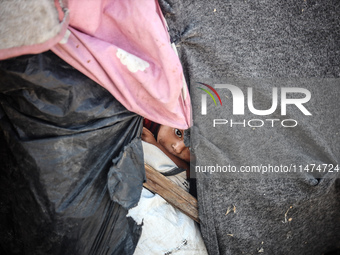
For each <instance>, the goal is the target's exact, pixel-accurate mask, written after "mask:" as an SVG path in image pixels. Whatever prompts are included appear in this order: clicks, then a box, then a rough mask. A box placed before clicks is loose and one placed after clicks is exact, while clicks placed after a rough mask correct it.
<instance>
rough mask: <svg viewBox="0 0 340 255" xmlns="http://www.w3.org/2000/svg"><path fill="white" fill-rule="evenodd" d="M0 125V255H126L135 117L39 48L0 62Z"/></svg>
mask: <svg viewBox="0 0 340 255" xmlns="http://www.w3.org/2000/svg"><path fill="white" fill-rule="evenodd" d="M0 128H1V133H0V134H1V136H0V139H1V151H0V152H1V154H0V160H1V162H0V163H1V171H0V176H1V180H0V189H1V194H0V198H1V211H0V221H1V228H0V247H1V249H0V253H1V254H132V253H133V251H134V249H135V246H136V243H137V241H138V238H139V236H140V233H141V227H140V226H137V225H136V224H135V222H134V221H133V220H132V219H130V218H126V214H127V209H128V208H130V207H132V206H134V205H136V203H137V202H138V200H139V196H140V191H141V189H142V183H143V181H144V179H145V173H144V165H143V154H142V147H141V140H140V134H141V130H142V118H141V117H140V116H138V115H136V114H134V113H131V112H129V111H127V110H126V109H125V108H124V107H123V106H122V105H121V104H120V103H119V102H118V101H117V100H116V99H115V98H114V97H113V96H112V95H111V94H110V93H108V92H107V91H106V90H105V89H103V88H102V87H101V86H99V85H98V84H96V83H95V82H93V81H92V80H90V79H89V78H87V77H86V76H84V75H83V74H81V73H80V72H79V71H77V70H75V69H74V68H73V67H71V66H70V65H68V64H67V63H65V62H64V61H63V60H61V59H60V58H59V57H57V56H56V55H54V54H53V53H52V52H45V53H42V54H39V55H27V56H20V57H17V58H13V59H9V60H5V61H1V62H0ZM108 183H109V184H110V189H108ZM117 201H121V203H117Z"/></svg>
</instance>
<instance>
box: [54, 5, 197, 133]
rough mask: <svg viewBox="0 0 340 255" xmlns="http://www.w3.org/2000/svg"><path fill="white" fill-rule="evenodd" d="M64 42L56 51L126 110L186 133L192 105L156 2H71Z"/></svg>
mask: <svg viewBox="0 0 340 255" xmlns="http://www.w3.org/2000/svg"><path fill="white" fill-rule="evenodd" d="M69 12H70V23H69V27H68V32H67V33H66V35H65V36H66V37H65V38H64V42H61V43H59V44H56V45H55V46H54V47H52V51H53V52H54V53H55V54H57V55H58V56H59V57H61V58H62V59H64V60H65V61H66V62H68V63H69V64H71V65H72V66H73V67H75V68H76V69H78V70H80V71H81V72H82V73H84V74H85V75H87V76H88V77H90V78H91V79H92V80H94V81H96V82H97V83H99V84H100V85H102V86H103V87H104V88H106V89H107V90H108V91H109V92H110V93H111V94H112V95H113V96H114V97H115V98H116V99H117V100H119V101H120V102H121V103H122V104H123V105H124V106H125V107H126V108H127V109H128V110H130V111H133V112H136V113H138V114H140V115H141V116H143V117H146V118H148V119H150V120H152V121H155V122H158V123H161V124H164V125H168V126H171V127H177V128H182V129H186V128H188V127H189V126H190V117H191V116H190V114H191V103H190V97H189V93H188V88H187V85H186V83H185V81H184V77H183V71H182V66H181V63H180V61H179V58H178V56H177V54H176V52H175V51H174V50H173V48H172V47H171V45H170V39H169V35H168V32H167V27H166V23H165V20H164V18H163V16H162V13H161V11H160V8H159V6H158V3H157V1H152V0H138V1H137V0H124V1H120V0H117V1H114V0H112V1H110V0H96V1H93V0H82V1H78V0H69Z"/></svg>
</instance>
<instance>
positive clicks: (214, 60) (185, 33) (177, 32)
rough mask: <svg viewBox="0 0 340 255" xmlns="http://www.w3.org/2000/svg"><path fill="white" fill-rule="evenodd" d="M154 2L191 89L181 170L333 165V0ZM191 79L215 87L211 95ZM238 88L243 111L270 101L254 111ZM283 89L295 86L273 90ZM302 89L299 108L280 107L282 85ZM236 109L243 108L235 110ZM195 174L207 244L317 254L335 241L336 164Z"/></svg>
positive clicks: (339, 126)
mask: <svg viewBox="0 0 340 255" xmlns="http://www.w3.org/2000/svg"><path fill="white" fill-rule="evenodd" d="M160 3H161V7H162V11H163V13H164V16H165V18H166V20H167V22H168V25H169V29H170V36H171V39H172V41H173V42H174V43H175V44H176V47H177V50H178V52H179V56H180V59H181V62H182V64H183V69H184V74H185V77H186V79H187V82H188V84H189V89H190V93H191V97H192V104H193V107H192V108H193V125H194V127H193V128H192V129H191V130H190V138H191V147H192V150H193V151H194V152H195V154H196V162H195V165H192V169H191V174H192V175H193V174H195V170H196V166H198V167H200V169H203V168H202V167H204V166H214V167H215V168H216V169H217V167H218V166H220V167H223V166H228V165H230V166H234V167H235V168H236V169H238V170H239V169H240V167H241V166H258V167H260V166H261V165H262V166H267V167H268V166H269V165H271V166H280V165H282V166H291V167H293V168H294V166H295V167H296V168H297V169H298V170H299V169H300V168H299V167H300V165H301V166H303V169H304V168H305V167H306V166H308V167H309V168H311V166H312V165H311V164H316V165H317V166H322V164H326V165H327V167H328V166H329V167H328V169H329V168H330V166H331V165H333V166H334V168H335V166H337V165H339V163H340V146H339V142H340V132H339V130H340V121H339V115H340V104H339V103H338V102H339V97H340V79H339V77H340V66H339V63H340V43H339V42H340V32H339V31H340V21H339V18H338V13H339V12H340V5H339V2H338V1H335V0H327V1H318V0H313V1H309V0H307V1H295V0H289V1H284V2H283V1H278V0H275V1H201V0H198V1H190V0H184V1H177V0H173V1H164V0H162V1H160ZM198 82H200V83H198ZM202 83H205V84H207V85H210V86H211V87H212V88H214V89H215V90H216V92H217V94H218V96H220V99H221V102H220V101H219V99H218V97H217V94H215V93H214V92H213V91H212V90H211V89H210V88H209V87H207V86H205V85H202ZM219 84H220V85H221V84H224V85H227V84H229V85H233V86H236V87H237V88H238V89H240V90H241V92H242V94H241V93H240V94H241V95H244V102H243V104H240V105H238V106H237V107H236V106H235V105H233V101H235V100H236V97H234V96H233V95H232V94H231V91H230V89H227V88H223V86H222V87H221V86H219ZM249 88H251V89H252V93H253V95H252V102H253V108H254V109H257V110H265V109H271V106H272V105H273V104H272V102H273V101H275V100H273V98H275V97H274V96H273V95H274V94H276V95H277V100H276V101H277V105H276V109H275V105H274V106H273V107H274V108H273V109H274V111H273V112H271V113H270V114H267V115H260V114H255V113H258V112H256V111H255V110H254V109H252V108H251V106H249V102H248V98H251V95H250V92H249ZM273 88H276V89H277V90H276V91H275V90H273ZM284 88H290V89H291V88H294V89H301V88H302V89H304V90H302V92H300V93H296V92H293V93H287V94H284V93H285V92H284V91H285V89H284ZM202 89H205V90H207V91H208V92H210V94H211V96H210V95H208V93H206V92H204V91H203V90H202ZM308 92H309V93H310V98H309V100H306V101H307V102H305V103H303V104H302V106H303V107H300V108H299V107H297V106H296V105H287V107H286V112H284V111H283V110H284V109H283V108H284V107H285V106H284V105H283V104H282V101H283V100H282V95H283V94H284V95H286V97H287V99H289V98H295V99H297V98H308V94H309V93H308ZM204 96H205V97H206V109H205V110H206V114H203V113H202V112H203V110H202V108H204V106H205V104H204V103H203V102H204V101H203V99H204ZM213 97H214V98H215V101H216V102H214V101H213ZM238 98H241V96H239V97H238ZM240 109H243V110H244V113H243V114H240V112H239V113H237V112H235V110H240ZM301 109H302V110H307V111H308V112H306V111H302V110H301ZM254 112H255V113H254ZM308 113H310V114H308ZM216 119H218V120H219V122H218V123H219V124H217V125H215V127H214V125H213V124H214V120H216ZM266 119H274V120H269V121H268V120H266ZM249 121H250V122H249ZM287 126H290V127H287ZM196 177H197V187H198V188H197V192H198V202H199V215H200V220H201V230H202V235H203V239H204V241H205V243H206V246H207V249H208V252H209V254H214V255H215V254H261V253H263V254H326V253H328V252H332V251H335V250H338V249H340V210H339V208H340V198H339V196H340V195H339V194H340V193H339V192H340V181H339V172H337V171H333V172H330V171H326V172H322V171H314V172H312V173H311V172H307V171H296V172H295V173H282V174H280V173H274V174H272V175H268V174H267V175H266V174H261V173H253V174H251V173H249V174H247V173H246V174H244V173H240V172H237V171H236V172H235V173H233V172H231V173H223V172H222V173H219V174H216V173H215V174H210V173H207V172H200V173H196Z"/></svg>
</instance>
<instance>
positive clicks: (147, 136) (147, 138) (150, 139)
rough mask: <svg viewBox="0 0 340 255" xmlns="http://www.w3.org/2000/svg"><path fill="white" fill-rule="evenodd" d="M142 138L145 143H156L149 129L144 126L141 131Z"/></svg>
mask: <svg viewBox="0 0 340 255" xmlns="http://www.w3.org/2000/svg"><path fill="white" fill-rule="evenodd" d="M142 140H143V141H144V142H147V143H151V144H156V143H157V141H156V139H155V137H154V136H153V134H152V133H151V131H150V130H149V129H147V128H145V127H143V132H142Z"/></svg>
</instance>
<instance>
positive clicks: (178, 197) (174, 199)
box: [143, 164, 200, 223]
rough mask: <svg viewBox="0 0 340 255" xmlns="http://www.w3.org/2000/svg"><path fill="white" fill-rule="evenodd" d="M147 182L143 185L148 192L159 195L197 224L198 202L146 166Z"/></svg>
mask: <svg viewBox="0 0 340 255" xmlns="http://www.w3.org/2000/svg"><path fill="white" fill-rule="evenodd" d="M145 174H146V178H147V182H145V183H144V184H143V186H144V187H145V188H147V189H148V190H150V191H152V192H154V193H157V194H158V195H160V196H161V197H162V198H164V199H165V200H166V201H167V202H168V203H169V204H171V205H172V206H174V207H176V208H178V209H179V210H180V211H182V212H183V213H184V214H186V215H188V216H189V217H190V218H191V219H193V220H194V221H196V222H198V223H199V222H200V221H199V218H198V209H197V200H196V198H194V197H193V196H192V195H190V194H189V193H188V192H186V191H185V190H183V189H182V188H180V187H179V186H177V185H176V184H174V183H173V182H172V181H170V180H169V179H168V178H166V177H165V176H163V175H162V174H161V173H159V172H157V171H156V170H155V169H154V168H153V167H151V166H149V165H148V164H145Z"/></svg>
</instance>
